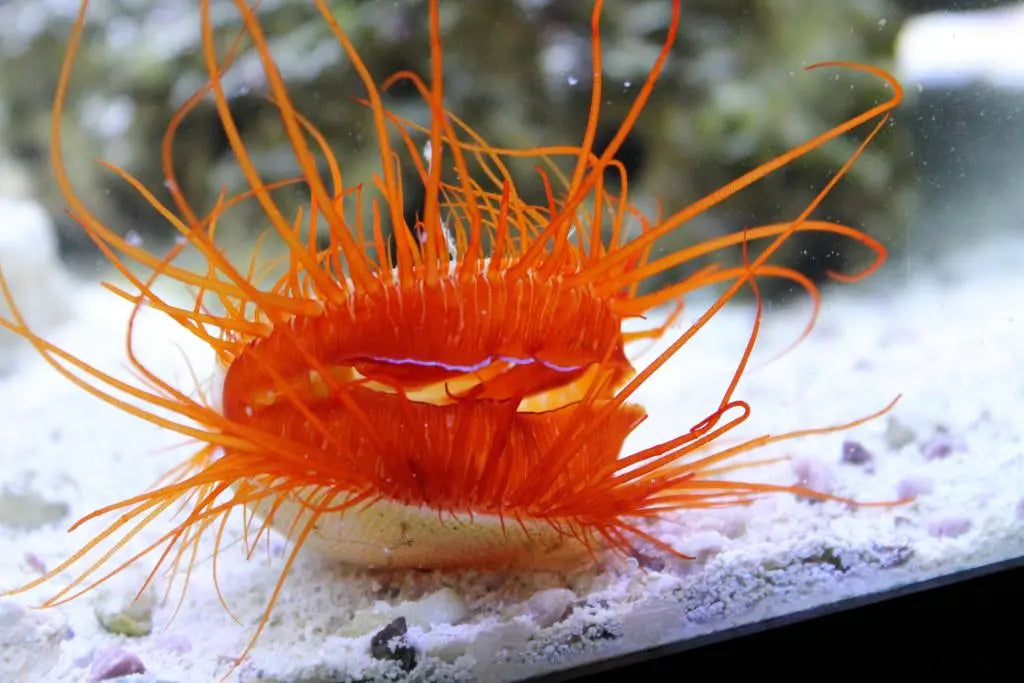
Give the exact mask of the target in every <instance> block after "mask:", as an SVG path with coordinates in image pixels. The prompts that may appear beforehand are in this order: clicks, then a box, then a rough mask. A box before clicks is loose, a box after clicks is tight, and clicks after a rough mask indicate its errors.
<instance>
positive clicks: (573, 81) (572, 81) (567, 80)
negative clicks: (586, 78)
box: [566, 75, 580, 85]
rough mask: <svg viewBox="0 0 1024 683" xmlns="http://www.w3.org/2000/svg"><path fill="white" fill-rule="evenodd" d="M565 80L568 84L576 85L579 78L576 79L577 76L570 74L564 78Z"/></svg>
mask: <svg viewBox="0 0 1024 683" xmlns="http://www.w3.org/2000/svg"><path fill="white" fill-rule="evenodd" d="M566 82H568V83H569V85H578V84H579V82H580V79H578V78H577V77H575V76H573V75H570V76H569V77H568V78H567V79H566Z"/></svg>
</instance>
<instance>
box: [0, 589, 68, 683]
mask: <svg viewBox="0 0 1024 683" xmlns="http://www.w3.org/2000/svg"><path fill="white" fill-rule="evenodd" d="M67 633H68V625H67V620H66V619H65V618H64V617H63V616H62V615H61V614H60V613H58V612H55V611H53V610H46V611H33V610H30V609H28V608H27V607H24V606H23V605H19V604H18V603H16V602H14V601H13V600H0V680H4V681H43V680H46V678H45V676H46V675H47V674H48V673H49V672H50V670H51V669H53V667H54V665H56V663H57V659H58V657H59V656H60V646H61V643H62V642H63V641H64V639H65V637H66V636H67Z"/></svg>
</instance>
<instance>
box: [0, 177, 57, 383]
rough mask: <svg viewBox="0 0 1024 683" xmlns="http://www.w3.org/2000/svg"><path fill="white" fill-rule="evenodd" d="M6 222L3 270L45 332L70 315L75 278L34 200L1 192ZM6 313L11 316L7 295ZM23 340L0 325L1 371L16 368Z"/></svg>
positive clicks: (0, 235)
mask: <svg viewBox="0 0 1024 683" xmlns="http://www.w3.org/2000/svg"><path fill="white" fill-rule="evenodd" d="M0 226H2V229H0V272H2V273H3V276H4V279H5V280H6V281H7V286H8V287H9V288H10V290H11V294H12V295H13V297H14V301H15V303H16V304H17V307H18V310H19V311H21V314H22V315H23V316H24V317H25V320H26V322H27V323H28V325H29V326H30V327H31V328H32V330H33V331H34V332H37V333H39V332H42V331H43V330H45V329H46V328H48V327H51V326H53V325H55V324H57V323H59V322H61V321H62V320H64V319H66V318H67V317H68V315H69V314H70V312H71V307H70V305H69V296H68V295H69V293H70V291H71V280H70V277H69V276H68V274H67V272H66V271H65V270H64V267H63V265H62V264H61V263H60V260H59V259H58V258H57V237H56V235H55V234H54V229H53V223H52V221H51V220H50V217H49V216H48V215H47V214H46V212H45V211H44V210H43V208H42V207H41V206H39V205H38V204H36V203H35V202H33V201H30V200H27V199H11V198H10V197H0ZM0 317H3V318H7V319H10V318H11V310H10V308H9V307H8V306H7V304H6V302H4V301H3V298H2V297H0ZM22 343H23V342H21V340H20V338H19V337H17V335H14V334H13V333H11V332H9V331H7V330H0V371H4V370H8V369H10V368H11V367H12V365H13V363H14V353H15V350H16V349H17V348H18V347H19V346H21V345H22Z"/></svg>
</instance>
